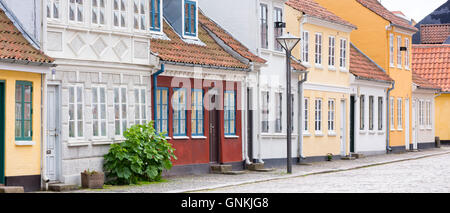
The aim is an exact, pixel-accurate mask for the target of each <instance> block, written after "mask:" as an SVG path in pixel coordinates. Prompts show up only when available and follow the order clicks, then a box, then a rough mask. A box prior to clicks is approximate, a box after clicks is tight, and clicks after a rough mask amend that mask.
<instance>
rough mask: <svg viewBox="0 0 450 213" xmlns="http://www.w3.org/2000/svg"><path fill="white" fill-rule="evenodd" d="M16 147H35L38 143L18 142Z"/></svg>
mask: <svg viewBox="0 0 450 213" xmlns="http://www.w3.org/2000/svg"><path fill="white" fill-rule="evenodd" d="M15 144H16V146H34V145H35V144H36V142H34V141H16V142H15Z"/></svg>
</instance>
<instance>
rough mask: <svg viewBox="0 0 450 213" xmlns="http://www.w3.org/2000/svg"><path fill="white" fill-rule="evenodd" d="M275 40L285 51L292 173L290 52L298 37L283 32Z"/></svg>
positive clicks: (288, 167)
mask: <svg viewBox="0 0 450 213" xmlns="http://www.w3.org/2000/svg"><path fill="white" fill-rule="evenodd" d="M277 42H278V43H280V45H281V46H282V47H283V49H284V50H285V51H286V83H287V86H286V94H287V99H286V100H287V101H286V103H287V104H286V105H287V116H286V117H287V173H288V174H290V173H292V140H291V137H292V128H291V126H292V122H291V120H292V117H291V115H292V109H291V108H292V106H291V103H289V102H291V96H292V94H291V52H292V49H294V47H295V46H296V45H297V44H298V42H300V38H298V37H295V36H293V35H291V34H289V33H288V34H285V35H282V36H280V37H278V38H277Z"/></svg>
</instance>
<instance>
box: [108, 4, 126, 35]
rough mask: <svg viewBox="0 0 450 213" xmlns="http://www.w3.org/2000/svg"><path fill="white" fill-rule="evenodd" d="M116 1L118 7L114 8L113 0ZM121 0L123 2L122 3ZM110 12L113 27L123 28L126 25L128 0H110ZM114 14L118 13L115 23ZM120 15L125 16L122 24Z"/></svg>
mask: <svg viewBox="0 0 450 213" xmlns="http://www.w3.org/2000/svg"><path fill="white" fill-rule="evenodd" d="M116 1H117V2H118V8H117V9H116V8H115V7H114V6H115V2H116ZM123 1H124V2H125V4H122V3H123ZM111 4H112V5H111V7H112V13H111V22H112V23H111V26H112V27H113V28H115V29H125V28H127V27H128V24H129V23H128V1H127V0H112V2H111ZM122 5H123V6H125V10H123V9H122ZM115 14H118V17H117V24H118V25H116V24H115V22H114V18H115ZM122 17H125V19H124V24H123V25H122Z"/></svg>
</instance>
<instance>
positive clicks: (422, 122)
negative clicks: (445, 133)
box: [419, 99, 425, 129]
mask: <svg viewBox="0 0 450 213" xmlns="http://www.w3.org/2000/svg"><path fill="white" fill-rule="evenodd" d="M419 126H420V129H424V127H425V111H424V101H423V100H422V99H420V100H419Z"/></svg>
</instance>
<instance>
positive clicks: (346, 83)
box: [285, 0, 355, 162]
mask: <svg viewBox="0 0 450 213" xmlns="http://www.w3.org/2000/svg"><path fill="white" fill-rule="evenodd" d="M285 14H286V31H287V32H289V33H291V34H293V35H295V36H298V37H301V38H302V42H301V43H300V45H298V46H297V47H296V49H294V50H293V51H292V54H293V55H294V56H295V57H296V58H300V59H301V61H302V64H303V65H304V66H306V67H307V68H308V71H309V74H308V80H307V81H306V82H305V83H304V86H303V89H304V93H303V96H304V97H303V98H302V100H303V102H302V104H301V106H302V107H301V110H300V111H301V113H302V118H303V119H302V122H301V128H302V129H303V139H300V141H299V143H300V144H299V147H300V148H299V153H300V155H301V156H300V157H301V158H302V159H303V161H306V162H307V161H316V160H323V159H325V157H326V156H327V155H329V154H332V155H333V156H335V157H340V156H347V155H349V146H348V138H349V121H348V119H347V117H348V114H349V106H350V105H349V100H350V99H349V98H350V95H349V94H350V73H349V63H350V62H349V61H350V60H349V59H350V33H351V31H352V30H354V29H355V26H354V25H352V24H351V23H349V22H347V21H345V20H344V19H341V18H340V17H338V16H336V15H335V14H333V13H331V12H330V11H327V10H326V9H325V8H323V7H321V6H320V5H319V4H317V3H316V2H315V1H314V0H290V1H288V2H287V3H286V6H285Z"/></svg>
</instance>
